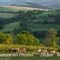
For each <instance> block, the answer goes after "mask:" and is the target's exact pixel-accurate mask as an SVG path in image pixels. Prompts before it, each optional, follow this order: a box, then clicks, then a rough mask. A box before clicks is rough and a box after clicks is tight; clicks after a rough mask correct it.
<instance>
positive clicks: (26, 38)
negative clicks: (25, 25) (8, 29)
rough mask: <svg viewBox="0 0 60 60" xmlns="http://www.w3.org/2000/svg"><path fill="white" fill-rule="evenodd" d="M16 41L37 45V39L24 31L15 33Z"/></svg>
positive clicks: (22, 43)
mask: <svg viewBox="0 0 60 60" xmlns="http://www.w3.org/2000/svg"><path fill="white" fill-rule="evenodd" d="M16 43H17V44H21V45H38V44H39V40H38V39H37V38H36V37H34V36H33V35H32V34H30V33H29V32H26V31H24V32H21V33H19V34H17V40H16Z"/></svg>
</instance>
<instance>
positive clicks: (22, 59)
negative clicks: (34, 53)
mask: <svg viewBox="0 0 60 60" xmlns="http://www.w3.org/2000/svg"><path fill="white" fill-rule="evenodd" d="M0 60H60V57H0Z"/></svg>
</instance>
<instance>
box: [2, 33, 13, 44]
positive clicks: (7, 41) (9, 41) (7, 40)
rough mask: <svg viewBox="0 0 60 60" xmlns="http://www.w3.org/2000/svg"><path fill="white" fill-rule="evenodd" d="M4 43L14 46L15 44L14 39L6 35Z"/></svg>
mask: <svg viewBox="0 0 60 60" xmlns="http://www.w3.org/2000/svg"><path fill="white" fill-rule="evenodd" d="M3 43H4V44H12V43H13V37H12V36H11V35H10V34H6V35H5V39H4V41H3Z"/></svg>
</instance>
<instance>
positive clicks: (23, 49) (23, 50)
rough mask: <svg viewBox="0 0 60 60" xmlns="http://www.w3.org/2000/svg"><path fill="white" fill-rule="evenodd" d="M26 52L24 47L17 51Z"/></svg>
mask: <svg viewBox="0 0 60 60" xmlns="http://www.w3.org/2000/svg"><path fill="white" fill-rule="evenodd" d="M26 52H27V49H26V48H20V49H19V53H26Z"/></svg>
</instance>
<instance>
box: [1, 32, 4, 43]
mask: <svg viewBox="0 0 60 60" xmlns="http://www.w3.org/2000/svg"><path fill="white" fill-rule="evenodd" d="M4 39H5V34H4V33H2V32H0V44H2V43H3V41H4Z"/></svg>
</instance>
